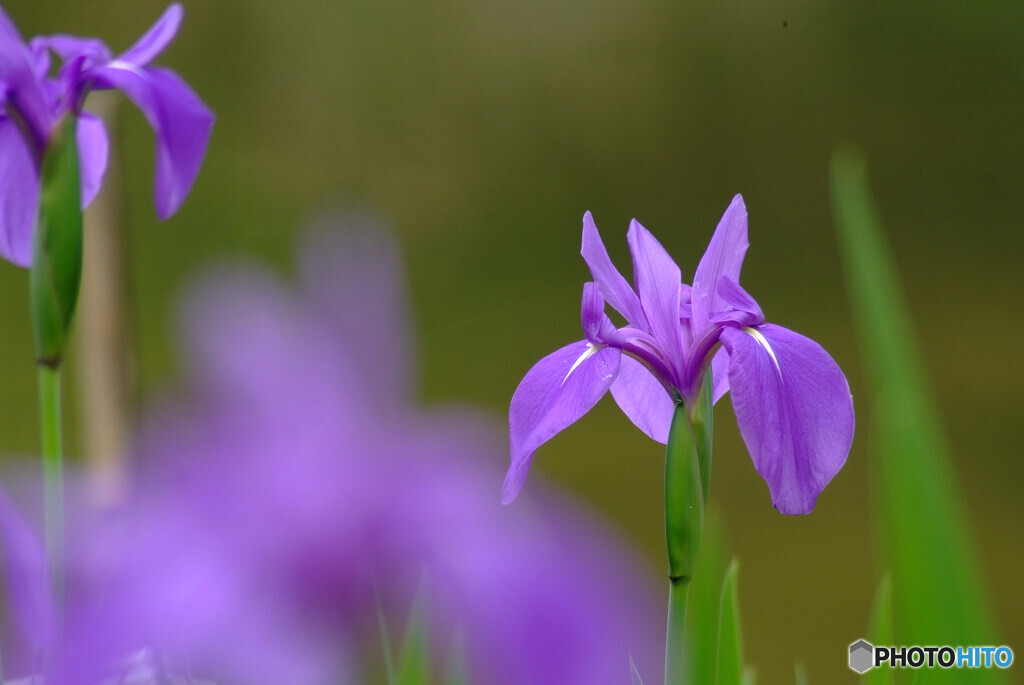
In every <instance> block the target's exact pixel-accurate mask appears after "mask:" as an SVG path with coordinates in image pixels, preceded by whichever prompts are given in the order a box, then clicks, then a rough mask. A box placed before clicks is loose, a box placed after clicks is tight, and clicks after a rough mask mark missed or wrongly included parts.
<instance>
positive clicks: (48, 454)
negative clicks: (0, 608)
mask: <svg viewBox="0 0 1024 685" xmlns="http://www.w3.org/2000/svg"><path fill="white" fill-rule="evenodd" d="M39 425H40V428H41V430H42V445H43V480H44V489H45V494H44V499H45V530H46V557H47V560H48V561H49V565H50V581H51V583H52V585H53V591H54V596H55V597H56V598H57V606H61V604H62V601H61V600H62V599H63V594H64V459H63V451H62V447H61V418H60V367H59V366H46V365H44V364H40V365H39Z"/></svg>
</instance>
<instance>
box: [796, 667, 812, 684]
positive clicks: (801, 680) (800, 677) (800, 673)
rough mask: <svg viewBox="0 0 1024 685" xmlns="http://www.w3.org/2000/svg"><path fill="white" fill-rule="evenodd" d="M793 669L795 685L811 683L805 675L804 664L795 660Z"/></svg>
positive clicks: (805, 668)
mask: <svg viewBox="0 0 1024 685" xmlns="http://www.w3.org/2000/svg"><path fill="white" fill-rule="evenodd" d="M794 670H795V671H796V685H811V680H810V678H808V677H807V667H806V666H804V665H803V664H801V663H800V662H797V664H796V666H795V667H794Z"/></svg>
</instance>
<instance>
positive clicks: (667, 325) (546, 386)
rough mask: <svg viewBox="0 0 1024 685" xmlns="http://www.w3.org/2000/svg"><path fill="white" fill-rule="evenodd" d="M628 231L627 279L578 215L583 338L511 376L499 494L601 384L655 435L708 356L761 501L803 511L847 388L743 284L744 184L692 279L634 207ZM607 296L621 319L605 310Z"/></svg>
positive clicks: (845, 449)
mask: <svg viewBox="0 0 1024 685" xmlns="http://www.w3.org/2000/svg"><path fill="white" fill-rule="evenodd" d="M626 239H627V241H628V242H629V249H630V253H631V254H632V256H633V273H634V279H635V290H634V289H633V288H631V287H630V286H629V284H628V283H627V282H626V279H625V278H623V276H622V274H620V273H619V271H618V270H617V269H616V268H615V266H614V265H613V264H612V261H611V259H610V258H609V256H608V252H607V250H606V249H605V247H604V244H603V243H602V242H601V237H600V235H599V234H598V232H597V227H596V226H595V225H594V221H593V219H592V218H591V216H590V213H589V212H587V213H586V214H585V215H584V217H583V247H582V249H581V253H582V255H583V259H584V260H585V261H586V263H587V266H588V267H590V272H591V275H592V276H593V278H594V281H593V282H591V283H586V284H584V286H583V304H582V314H581V318H582V323H583V331H584V335H585V338H584V339H583V340H581V341H579V342H576V343H572V344H571V345H567V346H566V347H563V348H562V349H560V350H558V351H557V352H555V353H553V354H551V355H549V356H547V357H545V358H544V359H542V360H541V361H539V362H538V363H537V364H536V365H535V366H534V367H533V368H532V369H530V371H529V372H528V373H527V374H526V376H525V377H524V378H523V380H522V382H521V383H520V384H519V387H518V388H517V389H516V391H515V394H514V395H513V397H512V406H511V409H510V410H509V425H510V438H511V453H512V465H511V467H510V468H509V471H508V474H507V476H506V479H505V485H504V490H503V495H502V500H503V501H504V502H505V503H508V502H511V501H512V500H513V499H515V497H516V495H517V494H518V493H519V491H520V489H521V488H522V486H523V483H524V482H525V480H526V475H527V472H528V470H529V467H530V462H531V461H532V459H533V454H534V452H535V451H536V450H537V448H538V447H540V446H541V445H542V444H544V443H545V442H547V441H548V440H549V439H551V438H552V437H553V436H554V435H556V434H557V433H558V432H560V431H561V430H562V429H564V428H566V427H567V426H569V425H571V424H572V423H574V422H575V421H576V420H577V419H579V418H580V417H581V416H583V415H584V414H585V413H587V412H588V411H590V409H591V408H592V407H593V406H594V405H595V404H596V403H597V401H598V400H600V399H601V397H603V396H604V394H605V393H606V392H608V391H609V390H611V393H612V396H613V397H614V398H615V401H616V402H617V403H618V405H619V407H620V408H621V409H622V411H623V412H625V414H626V415H627V416H628V417H629V418H630V420H632V421H633V423H635V424H636V425H637V427H639V428H640V429H641V430H642V431H644V433H646V434H647V435H648V436H650V437H651V438H652V439H654V440H657V441H658V442H661V443H665V442H666V441H667V440H668V432H669V425H670V424H671V421H672V416H673V412H674V405H675V403H676V402H677V401H682V402H684V403H686V404H687V405H690V404H691V403H693V402H694V400H695V399H696V398H697V395H698V394H699V392H700V388H701V384H702V382H703V379H704V375H705V372H706V370H707V369H708V367H709V366H711V367H712V378H713V382H714V391H713V395H714V400H715V401H718V399H719V398H720V397H721V396H722V395H724V394H725V393H726V392H729V391H730V390H731V391H732V404H733V409H734V410H735V412H736V422H737V424H738V425H739V428H740V433H741V434H742V435H743V440H744V442H745V443H746V445H747V449H748V450H749V451H750V456H751V458H752V459H753V461H754V468H755V469H757V472H758V473H759V474H760V475H761V477H762V478H764V480H765V481H766V482H767V483H768V488H769V490H770V491H771V496H772V504H773V505H774V506H775V508H776V509H778V510H779V511H781V512H782V513H784V514H804V513H807V512H809V511H810V510H811V509H813V508H814V502H815V500H816V499H817V497H818V494H819V493H820V492H821V491H822V489H824V487H825V485H827V484H828V482H829V481H830V480H832V478H833V476H835V475H836V473H838V472H839V469H840V468H842V466H843V464H844V463H845V462H846V456H847V454H848V453H849V450H850V444H851V442H852V440H853V426H854V416H853V401H852V398H851V396H850V388H849V385H848V384H847V382H846V377H845V376H844V375H843V372H842V371H841V370H840V368H839V366H838V365H837V364H836V363H835V361H834V360H833V359H832V357H830V356H829V354H828V353H827V352H826V351H825V350H824V349H822V347H821V346H820V345H818V344H817V343H816V342H814V341H813V340H810V339H809V338H805V337H804V336H802V335H799V334H797V333H794V332H792V331H790V330H787V329H785V328H782V327H781V326H776V325H775V324H770V323H765V319H764V314H763V313H762V312H761V308H760V307H759V306H758V304H757V302H755V301H754V299H753V298H752V297H751V296H750V295H749V294H747V292H746V291H745V290H743V288H741V287H740V284H739V280H740V268H741V266H742V265H743V257H744V255H745V254H746V251H747V247H748V243H747V211H746V207H745V206H744V204H743V198H742V197H740V196H739V195H737V196H736V197H735V198H733V201H732V204H730V205H729V208H728V209H727V210H726V212H725V215H724V216H723V217H722V220H721V221H720V222H719V224H718V228H717V229H716V230H715V234H714V236H712V238H711V244H710V245H709V246H708V249H707V252H705V253H704V256H703V257H702V258H701V261H700V264H699V265H698V266H697V271H696V273H695V274H694V277H693V287H692V288H691V287H690V286H688V285H686V284H685V283H683V282H682V275H681V272H680V270H679V267H678V266H677V265H676V263H675V262H674V261H673V260H672V258H671V257H670V256H669V255H668V253H667V252H666V251H665V249H664V248H663V247H662V246H661V244H660V243H659V242H658V241H657V240H656V239H655V238H654V236H653V235H651V233H650V232H648V231H647V229H645V228H644V227H643V226H641V225H640V223H639V222H637V221H636V220H635V219H634V220H633V222H632V223H631V224H630V227H629V232H628V234H627V236H626ZM605 302H607V303H608V304H610V305H611V306H612V308H614V309H615V310H616V311H617V312H618V313H619V314H621V315H622V316H623V317H624V318H625V319H626V326H625V327H622V328H617V327H616V326H615V325H614V324H613V323H612V321H611V319H609V318H608V316H607V314H605V309H604V306H605Z"/></svg>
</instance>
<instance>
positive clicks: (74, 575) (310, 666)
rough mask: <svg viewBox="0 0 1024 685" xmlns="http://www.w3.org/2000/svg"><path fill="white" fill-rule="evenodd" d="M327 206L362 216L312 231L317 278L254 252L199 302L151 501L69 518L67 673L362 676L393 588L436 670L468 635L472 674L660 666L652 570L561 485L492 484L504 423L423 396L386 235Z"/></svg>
mask: <svg viewBox="0 0 1024 685" xmlns="http://www.w3.org/2000/svg"><path fill="white" fill-rule="evenodd" d="M329 223H331V224H332V225H333V224H334V223H340V224H341V227H342V228H343V229H346V231H345V232H344V233H339V232H336V231H330V230H327V229H325V228H323V227H322V228H321V230H320V232H318V233H316V234H315V235H314V237H313V239H312V240H311V241H309V242H308V243H307V244H306V249H305V250H304V251H303V253H302V261H301V269H300V271H301V275H302V286H301V287H300V288H298V289H291V288H288V287H286V286H284V285H282V284H281V283H280V281H279V280H278V279H277V278H275V277H274V276H272V275H270V274H268V273H266V272H264V271H262V270H260V269H257V268H254V267H251V266H243V267H238V268H235V269H233V270H228V271H218V272H215V273H213V274H211V275H210V276H208V277H207V278H205V279H203V280H202V281H201V282H200V283H199V285H197V286H196V288H195V289H194V291H193V293H192V296H191V297H189V298H188V302H187V304H186V306H185V308H184V310H183V311H184V325H183V326H182V330H184V331H185V332H186V340H185V345H186V350H187V355H186V359H187V361H188V387H189V389H188V391H187V392H186V393H184V395H177V396H172V397H168V398H166V400H165V401H164V402H162V403H161V405H160V407H159V408H157V409H155V410H154V411H153V412H152V413H151V414H150V416H149V418H148V420H147V421H146V422H145V424H144V426H143V429H142V435H141V438H140V441H139V445H138V450H137V454H138V456H139V458H140V460H141V461H140V463H139V470H138V474H137V476H138V477H137V479H136V489H135V496H134V497H133V499H132V501H131V502H129V503H127V504H126V505H125V507H124V509H123V510H119V511H115V512H109V513H106V514H104V515H103V516H102V517H100V518H99V519H96V518H95V517H92V518H91V521H90V520H89V519H90V517H76V519H80V520H81V521H86V523H84V524H82V525H79V526H77V528H76V527H73V528H72V529H71V530H70V531H69V533H68V539H69V541H71V542H72V543H73V544H74V547H73V549H72V550H71V551H70V552H69V556H70V558H71V560H72V561H71V568H70V569H69V571H68V575H69V583H70V588H69V607H68V612H67V620H66V626H65V630H64V631H63V637H62V644H61V651H62V655H63V658H62V659H61V660H60V663H61V664H62V667H61V668H62V670H61V672H60V677H59V678H58V679H56V680H55V682H57V683H60V685H66V684H68V683H73V684H75V685H77V684H78V683H82V684H83V685H84V684H85V683H90V685H91V684H94V683H95V682H97V680H99V679H100V677H101V676H103V675H108V674H109V673H110V672H111V670H110V665H111V663H114V662H116V661H117V660H118V659H119V658H121V657H123V656H124V655H131V654H138V653H140V652H141V650H149V651H150V653H153V654H156V655H158V656H159V658H160V661H161V663H166V664H168V666H167V668H168V669H169V670H170V671H171V672H177V673H189V674H193V675H196V676H199V677H205V678H208V679H210V680H214V681H216V682H218V683H219V684H220V685H226V684H228V683H231V682H256V683H262V682H266V683H281V682H288V683H297V684H299V685H301V684H302V683H323V682H331V683H335V682H342V683H344V682H359V681H360V677H359V675H360V674H361V673H364V672H365V671H366V669H367V667H372V665H373V662H374V661H379V660H380V658H381V657H380V654H381V647H380V644H379V641H378V640H377V639H376V637H375V636H377V635H378V625H377V621H378V618H377V615H378V605H379V606H380V607H383V609H384V613H385V615H386V616H387V622H388V626H389V628H390V629H391V632H392V634H401V632H402V627H403V625H404V623H405V620H406V617H407V615H408V612H409V609H410V606H411V605H412V604H413V602H414V600H417V601H421V602H422V603H423V605H424V606H425V611H426V614H427V617H428V619H427V621H428V636H429V640H430V643H431V647H432V650H433V651H434V654H435V656H436V657H437V658H436V659H435V663H443V662H444V660H445V659H446V658H447V657H448V656H449V654H450V652H451V650H453V649H459V650H461V652H462V653H463V654H464V656H465V661H466V665H467V670H468V675H469V678H468V681H469V682H479V683H489V684H494V685H504V684H508V685H513V684H515V685H519V684H520V683H560V684H567V685H573V684H579V685H595V684H598V685H599V684H601V683H622V682H626V680H627V678H628V673H629V657H630V655H632V656H633V658H634V660H636V662H637V663H638V664H639V665H640V667H641V668H644V669H647V671H648V672H654V670H655V669H656V668H657V667H656V664H657V662H658V660H659V657H660V655H661V643H662V636H661V624H662V616H661V611H660V608H659V606H658V604H659V602H658V601H657V597H656V596H654V594H655V593H653V592H652V590H651V586H650V581H651V578H649V577H648V576H647V574H646V573H645V572H644V570H643V568H642V565H640V564H638V563H637V562H636V560H635V558H634V555H633V554H632V553H631V551H630V550H629V549H628V548H626V547H625V546H624V545H623V544H621V542H619V541H618V540H616V539H615V538H614V537H613V536H612V535H610V534H609V533H608V532H607V531H605V530H602V528H601V527H600V526H599V525H598V524H596V523H594V522H593V521H590V520H588V516H587V514H586V513H584V512H582V511H580V510H579V509H578V508H576V507H574V506H572V505H570V504H568V503H566V502H563V501H560V500H559V499H558V498H556V497H554V496H552V495H547V496H540V497H537V498H535V499H533V500H531V501H530V503H529V504H528V505H527V506H524V507H522V508H519V507H517V508H516V509H515V510H509V509H506V508H503V507H501V506H500V505H499V504H498V503H497V502H496V501H495V499H494V497H493V484H494V482H495V478H496V477H497V476H498V475H499V474H500V472H501V468H502V467H501V461H502V458H501V456H500V455H501V451H502V450H501V447H500V444H499V442H498V440H496V439H495V438H496V437H497V433H498V431H493V430H491V425H490V422H489V421H488V420H486V418H485V417H482V416H479V415H477V414H475V413H473V412H471V411H468V410H465V409H455V408H447V409H433V410H423V409H421V408H419V407H417V406H416V405H414V404H413V403H412V401H411V398H412V393H413V390H414V386H413V383H412V382H411V379H412V377H413V375H414V374H413V373H412V370H411V363H410V359H409V349H408V348H409V345H410V343H409V338H410V336H409V333H408V330H407V326H406V317H405V311H404V310H405V304H404V297H403V288H402V283H401V270H400V268H399V263H398V262H399V260H398V257H397V255H396V252H395V250H394V248H393V246H392V245H391V243H390V241H389V240H388V239H387V235H386V234H385V233H382V232H381V230H380V228H379V227H378V226H375V225H374V224H373V222H372V221H369V220H366V219H358V218H352V217H349V218H346V219H345V220H344V221H337V222H335V221H332V222H329ZM360 224H366V225H360ZM455 645H459V647H457V648H456V647H455Z"/></svg>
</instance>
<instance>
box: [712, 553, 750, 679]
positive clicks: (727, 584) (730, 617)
mask: <svg viewBox="0 0 1024 685" xmlns="http://www.w3.org/2000/svg"><path fill="white" fill-rule="evenodd" d="M738 575H739V562H737V561H736V560H735V559H734V560H733V561H732V563H731V564H729V569H728V570H727V571H726V572H725V581H724V582H723V583H722V609H721V612H720V617H719V622H718V667H717V678H716V682H717V683H718V685H743V684H744V682H745V681H746V678H745V677H744V673H743V638H742V633H741V629H740V607H739V596H738V593H737V587H736V585H737V577H738Z"/></svg>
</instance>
